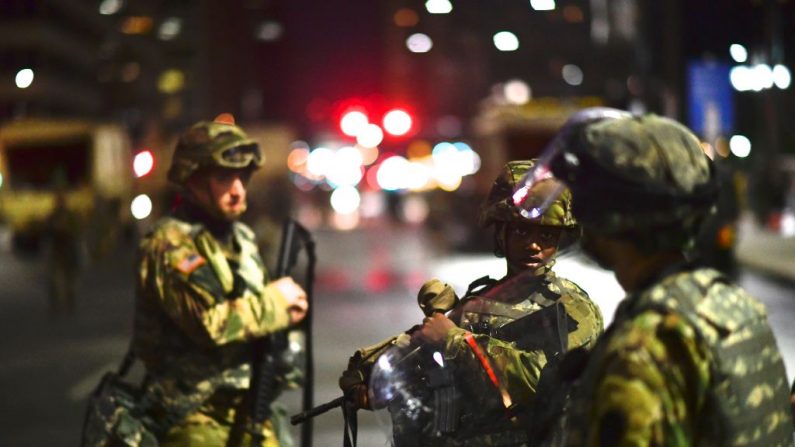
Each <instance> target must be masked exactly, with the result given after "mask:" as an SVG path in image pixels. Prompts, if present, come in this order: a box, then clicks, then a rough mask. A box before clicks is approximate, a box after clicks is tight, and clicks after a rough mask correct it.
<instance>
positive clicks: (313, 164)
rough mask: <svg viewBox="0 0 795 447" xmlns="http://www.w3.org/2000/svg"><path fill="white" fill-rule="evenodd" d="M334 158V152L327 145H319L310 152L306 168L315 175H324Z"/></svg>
mask: <svg viewBox="0 0 795 447" xmlns="http://www.w3.org/2000/svg"><path fill="white" fill-rule="evenodd" d="M333 160H334V152H332V151H331V149H328V148H325V147H318V148H315V149H314V150H312V152H310V153H309V157H308V158H307V160H306V169H307V171H309V173H310V174H312V175H314V176H315V177H323V176H325V175H326V170H327V169H328V167H329V166H331V163H333Z"/></svg>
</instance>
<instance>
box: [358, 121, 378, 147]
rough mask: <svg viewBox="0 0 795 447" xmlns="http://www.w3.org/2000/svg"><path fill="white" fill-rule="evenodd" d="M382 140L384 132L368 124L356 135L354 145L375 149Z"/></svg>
mask: <svg viewBox="0 0 795 447" xmlns="http://www.w3.org/2000/svg"><path fill="white" fill-rule="evenodd" d="M383 140H384V131H383V130H381V128H380V127H378V126H377V125H376V124H368V125H366V126H364V128H363V129H362V130H361V132H359V134H358V135H356V143H357V144H359V146H362V147H376V146H378V145H379V144H381V141H383Z"/></svg>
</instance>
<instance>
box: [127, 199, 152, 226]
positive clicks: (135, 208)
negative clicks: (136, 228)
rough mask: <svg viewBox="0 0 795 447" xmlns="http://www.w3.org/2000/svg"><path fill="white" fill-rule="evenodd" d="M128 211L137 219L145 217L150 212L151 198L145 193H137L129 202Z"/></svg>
mask: <svg viewBox="0 0 795 447" xmlns="http://www.w3.org/2000/svg"><path fill="white" fill-rule="evenodd" d="M130 212H131V213H132V215H133V217H135V218H136V219H138V220H143V219H146V218H147V217H149V215H150V214H152V199H150V198H149V196H147V195H146V194H139V195H138V196H136V197H135V198H134V199H133V201H132V203H131V204H130Z"/></svg>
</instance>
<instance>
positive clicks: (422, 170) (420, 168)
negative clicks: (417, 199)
mask: <svg viewBox="0 0 795 447" xmlns="http://www.w3.org/2000/svg"><path fill="white" fill-rule="evenodd" d="M432 176H433V168H432V167H431V166H429V165H427V164H425V163H420V162H409V166H408V169H406V179H405V184H404V187H405V188H408V189H411V190H413V191H421V190H424V189H426V188H427V187H428V184H429V183H430V181H431V178H432Z"/></svg>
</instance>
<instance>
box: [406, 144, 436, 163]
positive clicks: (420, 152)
mask: <svg viewBox="0 0 795 447" xmlns="http://www.w3.org/2000/svg"><path fill="white" fill-rule="evenodd" d="M406 155H408V156H409V159H412V158H420V157H426V156H428V155H431V143H428V142H427V141H425V140H414V141H412V142H411V143H409V147H408V148H407V149H406Z"/></svg>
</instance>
